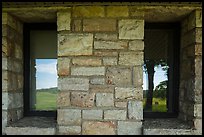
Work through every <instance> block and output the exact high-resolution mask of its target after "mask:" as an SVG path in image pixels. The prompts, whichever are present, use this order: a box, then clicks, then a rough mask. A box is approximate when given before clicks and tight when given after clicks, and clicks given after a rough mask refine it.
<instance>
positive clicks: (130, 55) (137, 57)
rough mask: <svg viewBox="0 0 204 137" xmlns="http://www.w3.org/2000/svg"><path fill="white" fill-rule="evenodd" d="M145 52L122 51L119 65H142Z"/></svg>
mask: <svg viewBox="0 0 204 137" xmlns="http://www.w3.org/2000/svg"><path fill="white" fill-rule="evenodd" d="M143 60H144V59H143V52H120V54H119V62H118V63H119V65H128V66H131V65H132V66H134V65H142V64H143V62H144V61H143Z"/></svg>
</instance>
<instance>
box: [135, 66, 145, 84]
mask: <svg viewBox="0 0 204 137" xmlns="http://www.w3.org/2000/svg"><path fill="white" fill-rule="evenodd" d="M133 85H134V86H135V87H138V88H139V87H141V86H142V85H143V69H142V66H138V67H133Z"/></svg>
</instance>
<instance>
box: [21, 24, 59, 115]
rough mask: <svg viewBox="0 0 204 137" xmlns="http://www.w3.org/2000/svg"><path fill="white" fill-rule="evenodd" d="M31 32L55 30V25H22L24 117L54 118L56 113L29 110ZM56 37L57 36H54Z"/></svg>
mask: <svg viewBox="0 0 204 137" xmlns="http://www.w3.org/2000/svg"><path fill="white" fill-rule="evenodd" d="M31 30H56V31H57V24H56V23H25V24H24V25H23V35H24V40H23V52H24V55H23V56H24V61H23V62H24V65H23V66H24V87H23V97H24V116H45V117H55V118H56V116H57V111H39V110H35V111H34V110H31V109H30V90H29V89H30V31H31ZM56 37H57V36H56Z"/></svg>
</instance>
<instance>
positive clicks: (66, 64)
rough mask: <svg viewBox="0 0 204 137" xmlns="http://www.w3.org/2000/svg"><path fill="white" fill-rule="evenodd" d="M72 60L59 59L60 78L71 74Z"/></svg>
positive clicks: (58, 70)
mask: <svg viewBox="0 0 204 137" xmlns="http://www.w3.org/2000/svg"><path fill="white" fill-rule="evenodd" d="M69 69H70V59H69V58H58V59H57V72H58V75H59V76H67V75H69V74H70V70H69Z"/></svg>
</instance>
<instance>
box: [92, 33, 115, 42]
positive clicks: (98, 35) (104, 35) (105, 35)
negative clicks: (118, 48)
mask: <svg viewBox="0 0 204 137" xmlns="http://www.w3.org/2000/svg"><path fill="white" fill-rule="evenodd" d="M94 38H95V39H96V40H117V38H118V34H117V33H96V34H95V37H94Z"/></svg>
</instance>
